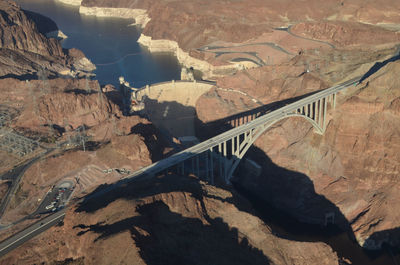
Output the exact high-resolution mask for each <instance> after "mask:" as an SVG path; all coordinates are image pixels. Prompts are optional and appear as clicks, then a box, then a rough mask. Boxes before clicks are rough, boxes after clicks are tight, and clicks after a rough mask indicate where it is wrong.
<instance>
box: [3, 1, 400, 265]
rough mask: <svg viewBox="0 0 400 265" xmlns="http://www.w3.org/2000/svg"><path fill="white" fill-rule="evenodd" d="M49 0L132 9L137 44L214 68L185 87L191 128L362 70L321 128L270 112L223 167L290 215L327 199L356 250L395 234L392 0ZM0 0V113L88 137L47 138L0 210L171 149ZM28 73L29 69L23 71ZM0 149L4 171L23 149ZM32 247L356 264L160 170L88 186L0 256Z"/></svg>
mask: <svg viewBox="0 0 400 265" xmlns="http://www.w3.org/2000/svg"><path fill="white" fill-rule="evenodd" d="M62 2H64V3H68V4H74V5H80V12H81V13H82V15H90V16H93V15H94V16H108V17H110V16H111V17H112V16H117V17H124V18H131V19H132V21H133V23H134V24H135V25H136V26H138V27H141V28H142V35H141V36H140V38H139V40H138V42H139V43H140V44H142V45H144V46H146V47H148V50H149V51H151V52H173V53H174V54H175V55H176V56H177V58H178V60H179V61H180V63H181V64H182V65H183V66H185V67H188V68H192V69H193V70H196V71H199V72H201V76H202V78H203V79H208V80H214V81H216V85H215V86H213V87H212V88H211V89H210V90H209V91H208V92H206V93H204V94H203V95H202V96H200V97H199V98H198V100H197V101H196V102H191V104H192V107H194V111H195V113H196V114H197V119H198V121H197V124H196V126H197V129H196V136H197V137H198V138H200V139H207V138H209V137H211V136H214V135H216V134H218V133H221V132H223V131H225V130H227V129H229V128H231V125H230V124H227V123H226V120H227V119H229V117H230V116H233V115H240V113H242V112H246V111H251V110H253V109H255V108H260V107H266V106H269V105H271V107H273V105H274V104H277V103H280V104H285V102H286V101H287V100H289V99H291V98H295V97H300V96H302V95H305V94H310V93H313V92H315V91H318V90H321V89H324V88H326V87H329V86H331V85H334V84H337V83H340V82H343V81H345V80H348V79H351V78H353V77H356V76H363V77H362V82H360V84H358V85H356V86H354V87H350V88H348V89H347V90H346V91H345V92H344V93H341V94H339V98H338V104H337V107H336V109H335V110H334V111H333V112H331V113H329V115H328V119H329V122H328V125H327V129H326V131H325V133H324V134H323V135H319V134H316V133H315V132H314V131H313V129H312V126H311V125H310V124H309V123H307V122H306V121H305V120H304V119H301V118H290V119H285V120H283V121H281V122H279V123H277V124H276V125H274V126H273V127H272V128H271V129H269V130H268V131H267V132H266V133H265V134H264V135H262V136H261V137H260V138H259V139H258V140H257V141H256V143H255V145H254V148H252V149H251V150H250V151H249V153H248V154H247V155H246V158H247V159H251V160H252V161H254V162H256V163H257V164H258V165H260V166H261V168H262V171H261V174H259V175H258V176H255V175H253V174H250V172H246V170H245V169H243V167H242V168H241V167H239V169H238V170H237V171H236V172H235V176H234V179H233V181H234V185H238V186H240V188H241V189H244V190H246V192H248V193H251V194H253V195H254V196H256V197H257V200H259V201H262V202H265V203H267V204H268V205H271V206H272V207H274V208H276V209H279V210H281V211H283V212H286V213H287V214H288V215H289V216H291V217H293V218H295V219H297V220H299V221H301V222H304V223H311V224H317V225H321V224H324V222H325V221H326V216H327V214H328V215H330V214H332V213H333V216H334V223H335V225H337V226H338V227H340V228H341V229H343V230H344V231H346V232H347V233H348V234H349V237H350V238H351V239H353V240H356V241H357V243H358V244H359V245H360V246H362V247H364V248H365V249H369V250H378V249H381V248H382V247H385V246H386V245H390V246H391V247H392V248H393V249H395V250H396V249H399V247H400V242H399V238H400V230H399V227H400V216H399V211H398V206H397V205H398V201H399V200H400V197H399V196H400V195H399V194H398V190H399V189H400V182H399V180H398V176H399V171H400V156H399V154H398V152H397V150H399V148H400V135H399V132H400V93H399V89H398V88H399V87H400V79H399V76H400V75H399V74H400V72H399V71H400V61H399V60H398V59H399V58H400V52H399V51H400V33H399V30H400V15H399V13H398V12H396V11H398V10H400V4H399V3H398V1H391V0H379V1H375V2H373V3H372V2H368V3H364V2H363V1H361V0H359V1H358V0H353V1H333V0H332V1H326V3H324V5H321V4H320V2H319V1H313V0H311V1H306V2H304V1H261V0H259V1H258V0H257V1H201V2H196V3H195V4H194V2H193V1H189V0H187V1H154V0H144V1H133V0H120V1H106V0H83V1H62ZM0 7H1V9H2V10H4V12H2V13H1V18H2V20H0V23H2V25H4V27H2V29H3V28H4V29H5V30H3V31H2V32H0V39H1V42H0V44H1V45H2V46H0V47H1V49H0V52H2V53H3V55H2V57H0V62H1V63H2V66H1V71H2V72H1V73H0V76H1V77H2V78H1V79H0V87H1V91H2V93H1V94H0V103H1V104H5V105H7V106H8V107H9V108H13V109H17V110H18V115H17V116H16V117H15V118H13V120H12V122H11V123H10V127H11V128H13V130H15V131H17V132H19V133H21V134H24V135H26V136H30V137H36V138H37V139H47V140H46V141H47V142H48V143H49V146H50V145H51V142H52V141H54V139H55V140H56V141H57V142H63V141H67V140H68V137H71V136H72V135H73V134H74V133H75V132H76V131H77V130H79V128H81V126H85V128H86V133H87V135H88V136H89V137H90V144H92V146H91V147H89V149H88V150H85V151H83V150H81V149H80V148H70V149H69V148H67V150H65V152H60V153H53V154H52V155H51V156H46V157H44V158H43V159H42V161H40V164H36V165H34V166H32V167H30V168H29V170H28V171H27V172H26V174H25V176H26V175H29V178H27V177H24V178H23V180H22V183H21V185H20V187H21V188H20V190H19V191H18V192H19V193H18V194H19V196H17V197H18V198H20V199H19V200H14V201H12V202H11V205H10V209H9V210H8V211H7V212H6V214H5V215H4V217H3V218H4V219H2V222H3V221H6V222H9V223H11V222H14V221H16V220H18V219H20V218H22V217H23V216H24V215H26V214H28V213H29V211H30V209H34V208H36V207H37V206H38V204H39V202H38V201H36V200H24V198H41V197H43V196H44V194H45V193H46V191H47V190H48V188H49V187H51V186H52V185H54V184H55V183H56V182H57V181H59V180H60V179H62V178H65V177H68V178H73V177H74V176H76V175H80V176H85V179H87V180H89V181H88V183H87V184H82V185H80V187H79V189H77V191H76V194H75V196H76V198H85V196H87V195H88V194H94V192H95V191H97V190H101V189H102V188H104V187H108V186H111V185H112V183H113V182H115V181H118V180H119V179H121V178H122V175H121V174H120V173H117V172H113V173H112V174H107V173H104V172H103V170H105V169H107V168H126V169H129V170H130V171H135V170H137V169H140V168H141V167H144V166H146V165H149V164H151V163H152V162H155V161H157V160H159V159H161V158H162V157H165V156H168V155H169V154H171V153H173V152H174V151H173V150H174V147H173V146H172V145H171V139H166V137H165V135H163V134H162V133H161V132H160V131H159V130H158V128H157V126H155V125H153V124H152V122H151V121H149V119H148V118H146V117H140V116H137V115H133V116H125V115H123V112H122V108H121V105H122V98H121V96H120V94H119V93H118V91H117V90H116V89H115V88H114V87H112V86H105V87H104V86H100V85H99V83H98V82H97V81H96V80H90V79H89V78H88V77H87V78H85V77H86V76H90V72H91V71H92V70H93V69H94V65H92V64H91V62H90V61H89V60H88V59H87V58H86V57H85V56H84V54H83V53H82V52H80V51H79V50H76V49H70V50H68V51H65V50H63V49H62V48H61V46H60V44H59V43H58V41H57V40H55V39H53V38H47V37H46V36H44V35H43V33H45V32H39V30H38V29H37V26H36V25H35V23H34V22H33V21H32V20H31V19H29V18H28V17H27V16H26V15H25V14H24V13H23V12H22V11H20V10H19V8H18V6H17V5H16V4H14V3H13V2H11V1H5V2H4V3H2V4H1V5H0ZM299 7H301V8H299ZM242 10H247V12H242ZM5 14H7V15H5ZM10 21H13V23H10ZM7 30H8V31H7ZM11 32H12V34H11ZM11 36H17V37H14V38H16V40H17V41H12V37H11ZM371 36H373V38H371ZM10 54H11V55H12V56H10ZM3 65H4V67H3ZM43 68H44V69H45V70H43ZM32 76H35V77H36V78H34V79H36V80H33V79H30V78H27V77H32ZM60 76H74V77H81V78H80V79H65V78H59V77H60ZM82 77H83V78H82ZM26 79H29V80H26ZM25 80H26V81H25ZM197 96H198V95H197V94H196V97H197ZM186 107H188V106H186ZM172 142H175V143H178V144H179V141H178V140H177V139H172ZM0 155H1V157H2V158H3V159H2V161H4V162H2V163H1V164H0V168H1V169H2V170H3V172H5V171H7V170H9V169H10V168H12V166H13V165H17V164H18V163H21V162H23V161H22V160H20V161H18V162H15V161H14V162H10V161H9V158H8V157H7V156H8V154H7V153H5V152H3V151H1V152H0ZM13 163H14V164H13ZM64 172H69V174H67V176H65V174H64ZM6 185H8V184H7V183H6V182H4V183H2V185H1V186H0V187H1V190H4V189H6V188H5V187H6ZM17 228H18V227H16V228H15V229H17ZM8 233H10V232H8ZM7 235H9V234H2V235H1V236H2V238H5V237H6V236H7ZM115 245H118V246H121V247H120V248H115V247H114V246H115ZM99 250H100V251H99ZM182 253H185V255H182ZM221 253H223V254H224V255H221ZM222 256H224V257H222ZM166 257H169V259H166ZM395 258H398V255H397V256H396V257H394V259H395ZM389 260H390V258H389ZM40 262H44V263H49V264H51V263H52V262H53V263H54V262H60V263H61V264H93V263H96V264H97V263H98V264H110V263H116V262H122V263H123V262H125V263H134V264H187V263H194V264H210V263H218V264H232V263H233V264H246V263H247V262H251V263H252V264H253V263H254V264H357V263H355V262H354V261H353V262H352V261H351V260H350V261H349V260H348V259H347V257H344V256H343V257H342V256H340V255H339V254H338V253H335V251H334V250H333V249H332V247H330V246H328V245H327V244H326V243H322V242H302V241H295V240H293V239H286V238H285V237H284V236H282V235H280V234H279V233H278V232H277V231H275V230H274V228H273V227H271V226H269V225H268V224H266V223H264V222H263V220H262V219H261V218H260V217H259V214H258V213H257V212H256V211H255V210H254V209H253V206H252V205H251V204H250V203H249V202H248V201H247V199H246V198H245V196H244V195H240V194H239V193H238V192H237V191H235V189H234V188H233V187H231V186H229V185H221V186H211V185H210V184H207V183H204V182H202V181H200V180H199V179H198V178H196V176H193V175H192V176H190V177H184V176H178V175H175V174H171V173H168V174H163V175H160V176H158V177H156V178H155V179H154V180H152V181H151V182H145V181H138V182H134V183H131V184H129V185H127V186H123V187H120V188H118V189H117V190H115V191H113V192H111V193H110V194H108V195H107V196H105V197H104V198H102V199H101V200H94V199H93V200H90V196H88V197H87V199H86V200H85V199H84V201H83V202H81V203H78V204H75V205H73V206H72V207H70V208H69V209H68V211H67V214H66V217H65V220H64V222H63V224H62V225H60V226H56V227H53V228H51V229H50V230H49V231H48V232H46V233H43V234H42V235H40V236H38V237H37V238H35V239H34V240H31V241H30V242H28V243H26V244H25V245H24V246H22V247H20V248H18V249H17V250H15V251H14V252H11V253H9V254H7V255H6V256H4V257H2V258H1V259H0V264H11V263H16V264H26V263H40ZM367 262H370V263H367ZM379 262H381V263H379ZM387 262H388V261H387V260H384V261H381V260H379V259H378V260H375V261H367V260H364V261H363V263H362V264H388V263H387ZM389 262H391V261H389ZM360 264H361V263H360Z"/></svg>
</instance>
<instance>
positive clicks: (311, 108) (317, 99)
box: [126, 77, 361, 183]
mask: <svg viewBox="0 0 400 265" xmlns="http://www.w3.org/2000/svg"><path fill="white" fill-rule="evenodd" d="M360 78H361V77H356V78H353V79H351V80H348V81H346V82H344V83H342V84H339V85H336V86H333V87H330V88H327V89H325V90H322V91H319V92H317V93H314V94H312V95H310V96H307V97H304V98H301V99H299V100H297V101H295V102H293V103H291V104H288V105H285V106H283V107H281V108H278V109H276V110H274V111H271V112H269V113H266V114H263V115H261V116H258V115H260V114H257V113H256V114H254V113H252V114H250V115H247V116H246V115H244V116H237V119H236V121H233V122H234V124H237V125H239V124H242V125H239V126H237V127H235V128H233V129H230V130H228V131H226V132H224V133H221V134H219V135H217V136H215V137H212V138H210V139H208V140H205V141H203V142H201V143H199V144H197V145H194V146H192V147H190V148H188V149H185V150H183V151H181V152H179V153H176V154H174V155H172V156H170V157H168V158H165V159H163V160H160V161H158V162H156V163H154V164H152V165H149V166H147V167H144V168H142V169H140V170H138V171H136V172H134V173H133V174H131V175H129V176H127V177H126V179H127V180H129V179H132V178H136V177H139V176H142V177H143V176H152V175H155V174H157V173H160V172H163V171H169V170H171V171H175V172H177V173H180V174H189V173H194V174H196V175H197V176H199V177H201V178H203V179H205V180H207V181H209V182H211V183H214V179H215V177H216V176H219V177H221V178H222V179H223V180H224V181H225V182H227V183H229V182H230V179H231V177H232V174H233V172H234V171H235V169H236V167H237V166H238V165H239V163H240V161H241V159H242V158H243V157H244V155H245V154H246V152H247V151H248V150H249V148H250V147H251V145H252V144H253V143H254V142H255V141H256V139H257V138H258V137H260V136H261V135H262V134H263V133H264V132H265V131H266V130H267V129H268V128H270V127H271V126H272V125H274V124H275V123H277V122H279V121H280V120H282V119H285V118H290V117H302V118H304V119H305V120H307V121H308V122H310V123H311V124H312V125H313V127H314V131H315V133H318V134H323V133H324V132H325V129H326V125H327V113H328V111H331V110H333V109H335V107H336V98H337V94H338V93H340V92H341V91H343V90H344V89H346V88H347V87H349V86H351V85H356V84H358V82H359V81H360Z"/></svg>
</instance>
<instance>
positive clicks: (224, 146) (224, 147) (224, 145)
mask: <svg viewBox="0 0 400 265" xmlns="http://www.w3.org/2000/svg"><path fill="white" fill-rule="evenodd" d="M227 143H228V142H227V141H226V142H223V143H222V145H223V149H224V152H223V154H224V157H226V155H227V154H226V145H227Z"/></svg>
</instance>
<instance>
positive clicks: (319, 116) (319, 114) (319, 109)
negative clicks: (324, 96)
mask: <svg viewBox="0 0 400 265" xmlns="http://www.w3.org/2000/svg"><path fill="white" fill-rule="evenodd" d="M321 119H322V102H321V100H318V125H319V126H321Z"/></svg>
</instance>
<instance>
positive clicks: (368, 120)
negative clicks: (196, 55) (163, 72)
mask: <svg viewBox="0 0 400 265" xmlns="http://www.w3.org/2000/svg"><path fill="white" fill-rule="evenodd" d="M397 59H398V56H395V57H392V58H389V59H387V60H383V61H380V62H377V63H375V64H373V65H372V67H371V68H370V69H371V70H370V71H369V72H371V73H374V71H375V70H378V69H379V70H378V71H377V72H376V73H374V74H372V75H371V76H369V77H368V78H367V79H365V80H364V81H363V83H362V84H360V85H358V86H357V87H351V88H349V89H348V90H347V91H346V92H345V93H344V94H342V95H341V96H340V100H339V104H338V107H337V109H336V110H334V111H333V112H331V113H330V115H331V116H330V117H329V119H330V121H329V123H328V127H327V130H326V132H325V133H324V135H322V136H321V135H318V134H316V133H314V132H313V129H312V126H311V125H310V124H309V123H307V122H306V121H305V120H303V119H301V118H291V119H287V120H284V121H282V122H280V123H279V124H277V125H276V126H274V127H273V128H271V129H270V130H268V131H267V132H266V133H265V134H264V135H263V136H261V137H260V139H258V140H257V141H256V143H255V146H256V148H255V149H253V151H252V152H250V154H249V156H250V157H251V158H252V159H254V160H255V161H257V162H258V163H259V164H260V165H263V169H264V172H265V173H264V174H261V175H260V176H259V177H257V178H256V179H254V177H251V176H247V177H246V174H243V175H241V174H240V173H238V174H239V175H237V179H236V181H237V182H238V183H240V184H241V185H243V186H245V187H246V188H248V189H249V190H251V191H253V192H256V193H258V194H259V196H260V197H262V198H263V199H265V200H267V201H268V202H270V203H271V204H273V205H275V206H276V207H278V208H280V209H284V210H285V211H287V212H290V213H291V214H292V215H294V216H296V217H297V218H298V219H300V220H302V221H305V222H311V223H323V222H324V219H325V214H327V213H329V212H334V213H335V215H336V222H337V223H338V224H339V225H341V226H342V227H343V228H345V229H351V231H352V232H354V234H355V237H356V238H357V240H358V242H359V244H360V245H362V246H364V247H366V248H370V249H375V248H379V247H380V246H382V244H383V243H384V242H387V243H391V244H392V245H395V246H398V244H399V242H398V240H397V239H396V238H397V236H398V235H397V232H395V231H396V229H397V228H398V227H399V226H400V223H399V220H400V218H399V216H398V209H397V204H396V203H395V202H396V201H398V200H399V199H400V198H398V194H397V192H396V191H397V190H398V189H399V188H400V187H399V185H400V183H399V181H398V178H397V176H398V172H399V166H400V164H399V161H400V157H399V154H398V152H397V150H398V148H399V143H400V139H399V134H398V132H399V125H400V124H399V122H400V116H399V111H398V101H399V96H400V94H399V89H398V88H399V87H400V83H399V78H398V75H399V70H400V63H399V62H398V61H397ZM285 70H286V71H288V72H289V73H293V75H290V74H289V75H287V76H285V77H284V78H283V79H282V78H280V77H279V76H278V74H276V75H274V74H273V72H272V69H268V68H265V69H259V70H253V71H249V72H247V73H246V75H245V74H241V75H239V76H237V77H232V78H225V79H224V80H222V81H221V86H222V85H226V84H228V81H229V82H230V83H229V84H230V85H231V86H233V87H237V88H239V89H240V91H243V94H239V93H237V92H235V91H232V90H231V91H229V90H223V89H221V88H220V89H216V90H215V91H212V92H209V93H208V94H206V95H204V96H203V98H201V99H200V100H199V101H198V103H197V113H198V116H199V118H200V120H201V121H202V122H203V123H205V124H209V125H207V126H211V127H209V128H212V129H214V130H215V128H218V126H221V125H222V124H224V123H225V122H226V121H229V118H228V117H229V116H230V115H233V114H235V113H240V112H241V111H247V110H248V109H251V108H256V107H259V105H261V102H260V103H259V104H256V103H255V102H254V101H253V102H252V98H257V99H260V100H261V101H262V103H264V104H266V105H265V107H264V108H266V109H268V108H270V109H273V107H274V104H268V103H270V102H276V101H279V100H284V99H285V98H292V97H294V96H297V95H299V94H306V93H307V92H309V91H313V90H318V89H320V88H322V87H326V86H327V84H324V82H323V81H321V80H320V79H318V78H317V77H316V76H315V75H314V76H313V75H312V74H303V75H301V76H300V77H299V75H298V73H300V72H301V71H298V72H297V73H296V67H295V66H291V67H286V68H285ZM260 73H263V75H260ZM367 73H368V72H367ZM233 84H235V85H233ZM284 102H285V101H283V102H282V103H284ZM211 104H212V105H213V106H218V108H217V110H216V111H212V112H211V111H210V108H209V107H206V106H210V105H211ZM278 105H279V104H278ZM259 108H260V107H259ZM237 115H238V116H240V115H239V114H237ZM213 120H216V121H214V122H211V123H210V121H213ZM213 124H214V125H213ZM217 124H219V125H217ZM225 128H226V127H225ZM208 136H210V135H208ZM288 194H290V196H289V195H288ZM385 231H388V232H385ZM389 231H391V232H389Z"/></svg>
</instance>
